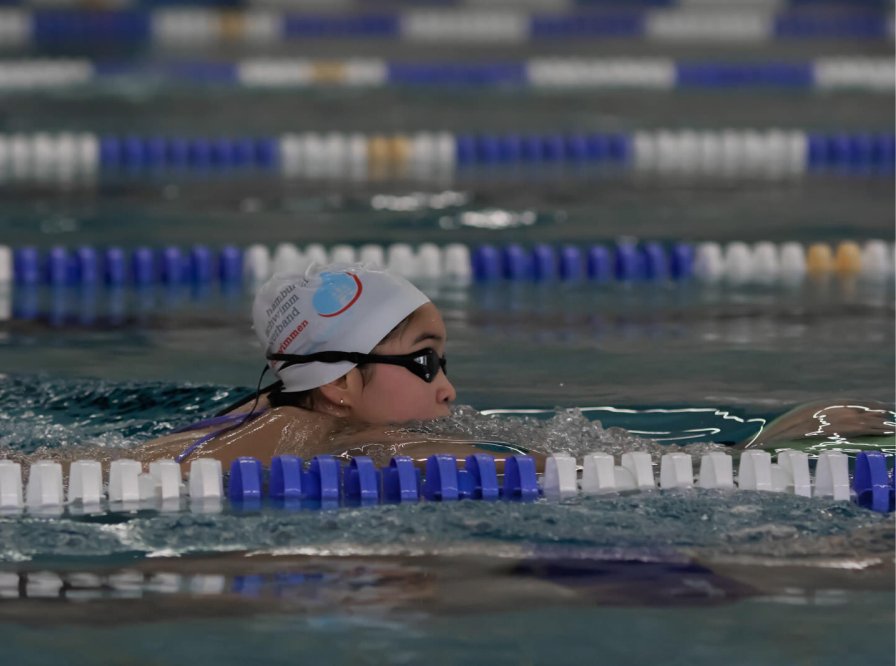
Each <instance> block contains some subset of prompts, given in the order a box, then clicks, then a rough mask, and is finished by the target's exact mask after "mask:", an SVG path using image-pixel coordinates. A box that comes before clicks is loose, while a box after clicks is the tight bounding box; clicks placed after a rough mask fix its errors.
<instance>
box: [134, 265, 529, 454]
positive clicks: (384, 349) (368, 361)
mask: <svg viewBox="0 0 896 666" xmlns="http://www.w3.org/2000/svg"><path fill="white" fill-rule="evenodd" d="M252 318H253V325H254V329H255V332H256V334H257V335H258V338H259V340H260V341H261V344H262V347H263V349H264V353H265V358H266V360H267V364H268V367H269V368H270V369H271V370H273V372H274V374H275V375H276V377H277V379H278V381H277V382H275V383H274V384H272V385H271V386H269V387H267V388H265V389H262V390H259V391H257V392H256V393H255V394H253V396H251V397H250V398H249V399H246V400H242V401H240V402H239V403H238V404H236V405H233V406H231V407H230V408H227V409H225V410H223V411H222V412H221V413H219V414H218V415H217V416H215V417H212V418H210V419H207V420H205V421H200V422H199V423H196V424H193V425H191V426H187V427H186V428H182V429H180V430H178V431H175V432H174V433H173V434H171V435H167V436H164V437H161V438H159V439H156V440H153V441H151V442H148V443H147V444H145V445H144V446H143V447H142V449H141V451H140V457H141V458H142V459H143V460H144V461H151V460H158V459H163V458H168V459H170V458H173V459H175V460H176V461H178V462H189V461H191V460H193V459H196V458H199V457H211V458H217V459H218V460H221V461H222V462H223V463H225V464H229V463H230V462H231V461H232V460H234V459H235V458H237V457H239V456H252V457H255V458H258V459H260V460H261V461H262V463H263V464H265V465H268V464H270V461H271V458H272V457H274V456H278V455H284V454H291V455H297V456H300V457H303V458H305V459H306V460H307V459H310V458H311V457H313V456H315V455H319V454H335V455H339V456H342V457H349V456H355V455H367V456H370V457H371V458H373V459H374V461H375V462H376V463H377V464H378V465H385V464H387V463H388V461H389V459H390V458H391V457H392V456H393V455H399V454H401V455H408V456H411V457H412V458H414V459H415V460H416V461H418V463H422V462H423V461H425V459H426V458H427V457H429V456H430V455H433V454H435V453H448V454H453V455H455V456H457V457H458V458H464V457H466V456H467V455H470V454H472V453H477V452H483V453H489V454H490V455H493V456H495V457H496V462H497V463H498V464H499V465H501V464H502V463H503V458H504V457H506V456H511V455H516V454H519V453H527V452H526V451H523V450H522V449H518V448H515V447H511V446H507V447H504V449H506V450H503V451H501V452H499V453H497V454H496V452H495V446H494V445H491V444H490V445H486V446H484V447H480V446H477V443H476V442H471V441H462V440H461V441H459V440H452V439H445V438H442V439H438V438H434V437H432V436H429V435H425V434H423V433H420V432H414V431H413V430H412V429H408V428H402V427H401V424H405V423H409V422H415V421H426V420H431V419H437V418H440V417H445V416H448V414H449V413H450V410H451V403H452V402H453V401H454V399H455V397H456V393H455V390H454V386H453V385H452V384H451V381H450V380H449V379H448V375H447V374H446V372H447V362H446V357H445V345H446V343H447V332H446V330H445V323H444V321H443V320H442V316H441V314H440V313H439V310H438V308H437V307H436V306H435V305H434V304H433V303H432V302H431V301H430V300H429V298H427V297H426V295H424V294H423V292H421V291H420V290H419V289H417V288H416V287H415V286H413V285H412V284H411V283H410V282H408V281H407V280H405V279H404V278H401V277H398V276H396V275H392V274H390V273H388V272H387V271H385V270H383V269H379V268H374V267H371V266H367V265H363V264H334V265H330V266H319V265H316V264H315V265H312V266H311V267H309V269H308V270H307V271H306V272H305V274H304V275H289V274H278V275H275V276H273V277H272V278H271V279H270V280H268V281H267V282H266V283H265V284H264V285H263V286H262V287H261V288H260V289H259V291H258V293H257V294H256V296H255V301H254V304H253V307H252ZM266 369H267V368H266ZM260 386H261V381H260V380H259V387H260ZM499 448H500V447H499ZM539 458H540V457H539ZM539 462H540V461H539Z"/></svg>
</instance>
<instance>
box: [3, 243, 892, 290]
mask: <svg viewBox="0 0 896 666" xmlns="http://www.w3.org/2000/svg"><path fill="white" fill-rule="evenodd" d="M894 253H896V248H894V246H893V245H892V244H888V243H887V242H885V241H883V240H869V241H866V242H865V243H863V244H861V245H860V244H859V243H856V242H854V241H842V242H840V243H838V244H837V245H836V246H831V245H829V244H828V243H823V242H818V243H812V244H810V245H808V247H807V246H804V245H803V244H801V243H797V242H784V243H771V242H768V241H762V242H758V243H755V244H748V243H745V242H742V241H732V242H729V243H727V244H724V245H722V244H719V243H715V242H701V243H688V242H674V243H660V242H656V241H649V240H648V241H641V242H639V241H636V240H630V239H624V240H619V241H616V242H615V243H606V244H600V243H595V244H587V245H582V244H573V243H567V244H562V245H550V244H546V243H536V244H534V245H531V246H524V245H521V244H518V243H508V244H506V245H503V246H497V245H489V244H485V245H478V246H473V247H470V246H467V245H465V244H462V243H449V244H447V245H445V246H439V245H436V244H435V243H422V244H420V245H418V246H416V247H415V246H412V245H410V244H408V243H393V244H391V245H388V246H382V245H377V244H365V245H361V246H352V245H347V244H338V245H334V246H332V247H330V248H327V247H325V246H324V245H322V244H318V243H311V244H309V245H306V246H304V247H303V248H299V246H297V245H295V244H293V243H280V244H278V245H277V246H276V247H275V248H274V250H273V252H271V250H270V249H269V248H268V246H266V245H262V244H258V243H256V244H253V245H250V246H249V247H247V248H245V249H243V248H239V247H237V246H234V245H225V246H223V247H221V248H219V249H213V248H212V247H210V246H208V245H203V244H197V245H193V246H190V247H189V248H182V247H180V246H177V245H168V246H164V247H162V248H153V247H149V246H139V247H136V248H133V249H131V250H125V249H124V248H122V247H118V246H108V247H101V248H97V247H93V246H88V245H83V246H79V247H76V248H73V249H69V248H67V247H64V246H54V247H51V248H49V249H47V250H40V249H38V248H37V247H34V246H22V247H17V248H15V249H11V248H9V247H7V246H3V245H0V285H4V284H10V285H13V286H15V287H16V288H19V289H27V288H36V287H39V286H42V285H49V286H51V287H58V288H68V287H82V288H96V287H103V286H105V287H111V288H121V287H126V286H133V287H136V288H142V287H150V286H153V285H169V286H179V285H194V286H203V285H205V286H208V285H214V284H219V285H221V286H222V287H230V288H236V289H241V288H242V287H243V286H244V285H245V286H247V288H249V289H252V288H254V286H255V285H258V284H261V283H262V282H263V281H265V280H266V279H267V278H268V277H270V276H271V275H273V274H274V273H287V272H288V273H302V272H304V271H305V270H306V269H307V267H308V266H310V265H311V264H312V263H315V262H316V263H319V264H327V263H334V262H335V263H354V262H358V261H360V262H364V263H368V264H374V265H379V266H383V267H386V268H388V269H389V270H390V271H392V272H394V273H397V274H399V275H402V276H404V277H406V278H408V279H410V280H413V281H418V282H427V281H446V282H449V283H452V284H456V285H465V284H469V283H471V282H476V283H490V282H496V281H516V282H552V281H562V282H577V281H585V282H591V283H594V284H602V283H611V282H656V283H665V282H669V281H683V280H691V279H696V280H699V281H701V282H707V283H715V282H726V283H729V284H734V285H745V284H760V285H773V284H777V283H783V284H798V283H799V282H801V281H802V280H803V279H805V278H806V277H807V276H808V277H824V276H829V275H837V276H840V277H844V278H846V277H858V278H861V279H866V280H874V281H886V280H888V279H892V275H893V270H894V263H896V262H894Z"/></svg>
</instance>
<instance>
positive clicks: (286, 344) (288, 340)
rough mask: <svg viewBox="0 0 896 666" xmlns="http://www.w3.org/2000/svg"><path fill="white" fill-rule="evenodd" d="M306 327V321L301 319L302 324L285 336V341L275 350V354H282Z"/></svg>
mask: <svg viewBox="0 0 896 666" xmlns="http://www.w3.org/2000/svg"><path fill="white" fill-rule="evenodd" d="M306 326H308V320H307V319H303V320H302V323H301V324H299V325H298V326H296V327H295V329H293V331H292V333H290V334H289V335H287V336H286V339H285V340H284V341H283V342H282V343H281V344H280V346H279V347H278V348H277V353H278V354H282V353H283V351H284V350H285V349H286V348H287V347H289V345H291V344H292V341H293V340H295V339H296V338H297V337H299V334H300V333H301V332H302V331H304V330H305V327H306Z"/></svg>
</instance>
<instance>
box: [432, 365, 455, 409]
mask: <svg viewBox="0 0 896 666" xmlns="http://www.w3.org/2000/svg"><path fill="white" fill-rule="evenodd" d="M436 381H437V382H438V383H439V386H438V388H437V389H436V400H437V401H438V402H439V404H441V403H445V404H446V405H448V404H451V403H452V402H454V400H455V398H457V391H455V390H454V384H452V383H451V380H450V379H448V375H446V374H445V373H444V372H440V373H439V375H438V377H436Z"/></svg>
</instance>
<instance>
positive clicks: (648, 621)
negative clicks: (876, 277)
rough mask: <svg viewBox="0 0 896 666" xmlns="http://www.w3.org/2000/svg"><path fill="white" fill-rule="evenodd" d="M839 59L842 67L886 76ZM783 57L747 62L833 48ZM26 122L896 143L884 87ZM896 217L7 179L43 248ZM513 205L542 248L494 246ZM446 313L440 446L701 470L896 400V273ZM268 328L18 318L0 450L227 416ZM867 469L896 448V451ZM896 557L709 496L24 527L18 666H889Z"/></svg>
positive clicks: (686, 232)
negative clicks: (61, 184)
mask: <svg viewBox="0 0 896 666" xmlns="http://www.w3.org/2000/svg"><path fill="white" fill-rule="evenodd" d="M835 46H836V48H835V47H832V46H830V45H828V46H826V47H825V48H827V49H833V51H832V52H834V53H841V52H857V51H862V49H860V48H858V47H856V45H850V46H848V47H842V49H841V48H840V47H839V46H837V45H835ZM340 48H342V47H340ZM558 48H561V49H563V48H565V47H563V46H562V45H561V46H559V47H558ZM606 48H607V49H608V51H607V52H608V53H609V52H614V49H616V48H619V47H617V46H613V45H609V46H607V47H606ZM763 48H765V47H763ZM773 48H774V49H775V51H774V52H773V53H765V52H763V53H758V52H751V53H749V54H747V56H748V57H754V58H758V57H762V56H763V54H765V57H772V56H774V57H782V58H785V59H786V58H787V57H791V56H794V57H795V56H796V55H803V56H804V55H806V54H805V53H804V52H801V51H800V49H803V51H804V50H805V49H806V48H808V47H805V46H803V47H793V46H789V47H782V46H780V45H775V46H774V47H773ZM678 52H679V54H680V55H687V49H686V48H684V47H682V48H680V49H679V51H678ZM862 52H868V53H873V52H875V51H874V49H872V50H871V51H862ZM481 53H482V54H484V55H488V52H486V51H482V52H481ZM437 55H438V53H437V52H434V53H433V54H432V56H433V57H436V56H437ZM473 55H475V54H473ZM492 55H493V53H492ZM3 101H4V108H3V113H2V115H0V130H2V131H4V132H13V131H38V130H57V129H66V130H77V131H82V130H93V131H112V132H130V131H133V132H135V133H151V132H154V131H158V132H184V133H199V132H201V131H207V132H212V133H214V132H220V133H227V134H233V133H236V132H237V131H238V130H239V131H247V132H248V131H251V132H257V133H271V134H275V133H279V132H282V131H301V130H305V129H314V130H327V129H335V130H339V131H368V130H370V131H373V130H376V131H415V130H418V129H447V130H452V131H485V130H488V131H498V130H501V131H504V130H505V129H506V130H516V131H542V130H544V129H545V128H548V129H552V130H566V129H570V130H582V131H584V130H589V129H591V130H595V131H597V130H600V131H609V130H614V131H617V130H627V129H632V128H639V127H643V128H652V127H671V128H675V127H696V128H698V129H699V128H718V127H729V126H730V127H756V128H760V129H761V128H766V127H800V128H804V129H817V130H822V131H836V130H852V129H865V130H869V131H881V130H888V129H889V128H891V126H892V118H893V100H892V99H891V98H888V97H887V96H876V95H865V94H854V93H844V94H840V95H831V96H827V95H816V94H804V93H795V94H777V93H775V94H771V93H767V92H766V93H757V94H750V95H747V94H740V93H733V94H729V93H719V94H702V93H701V94H689V93H673V94H669V95H668V96H665V95H664V96H662V97H660V96H658V95H653V94H632V93H622V92H609V93H601V94H595V95H577V94H572V93H564V94H557V95H535V96H530V95H524V94H519V93H513V94H507V93H502V92H500V91H479V92H477V93H464V94H453V93H413V92H407V91H406V92H389V93H379V92H375V93H372V94H371V93H366V92H358V91H352V92H345V91H339V92H332V93H330V92H320V91H316V92H310V93H308V94H303V95H294V94H268V95H261V96H259V97H253V96H252V95H248V94H245V93H242V94H233V95H230V94H225V93H222V92H220V91H217V92H215V93H214V94H207V93H206V92H197V91H175V92H174V93H172V92H171V91H158V90H154V89H138V90H129V89H125V90H86V91H84V90H82V91H78V92H77V93H72V94H58V95H57V94H51V95H17V96H12V97H10V98H8V99H4V100H3ZM256 102H257V103H258V106H256V107H252V105H253V104H255V103H256ZM250 107H251V108H250ZM359 109H363V110H364V112H363V113H359V112H358V110H359ZM893 195H894V184H893V182H892V181H887V180H886V179H865V178H861V177H855V178H844V177H837V176H831V177H818V178H809V179H806V180H799V181H792V182H779V183H772V182H765V181H762V180H750V181H744V182H741V181H692V180H682V181H675V180H659V179H657V180H639V179H631V178H613V177H606V178H601V179H597V180H594V179H589V178H579V179H576V178H570V177H569V174H563V173H555V172H551V171H550V170H548V171H544V172H534V173H530V174H527V175H526V178H518V177H514V178H507V177H506V175H505V176H502V174H500V173H499V174H495V173H469V174H464V175H462V177H460V178H458V179H457V181H456V182H451V183H443V184H432V183H395V184H384V183H371V184H366V185H353V186H347V185H344V184H338V183H326V182H321V183H296V182H290V181H281V180H273V181H272V180H261V179H258V178H246V179H233V178H222V179H217V180H215V179H213V180H210V181H205V180H188V179H177V178H161V179H156V180H152V181H149V182H134V181H128V180H127V179H123V180H120V181H117V182H105V183H102V184H100V185H99V186H98V187H97V188H96V189H72V190H62V189H58V188H55V187H53V188H47V187H43V186H27V187H26V186H22V187H5V186H4V187H0V230H2V234H3V235H2V242H3V243H5V244H9V245H10V246H13V247H15V246H19V245H24V244H34V245H37V246H40V247H42V248H47V247H49V246H51V245H54V244H64V245H67V246H70V247H73V246H76V245H78V244H81V243H90V244H94V245H97V246H100V245H104V244H108V243H116V244H121V245H124V246H126V247H133V246H135V245H137V244H144V243H145V244H151V245H154V246H159V245H161V244H163V243H168V242H170V243H179V244H181V245H188V244H191V243H196V242H204V243H209V244H211V245H220V244H223V243H235V244H239V245H248V244H249V243H253V242H263V243H267V244H269V245H271V246H273V245H275V244H276V243H279V242H283V241H291V242H297V243H300V244H306V243H309V242H321V243H325V244H333V243H337V242H350V243H357V244H360V243H364V242H371V241H375V242H381V243H386V242H396V241H406V242H413V243H417V242H423V241H433V242H436V243H440V244H444V243H448V242H454V241H458V242H466V243H470V244H471V245H475V244H477V243H481V242H490V243H495V244H501V243H505V242H510V241H511V240H512V241H515V242H522V243H533V242H537V241H544V242H555V243H560V242H568V241H569V242H580V243H584V242H592V241H595V242H612V241H613V240H615V239H616V238H618V237H620V236H633V237H638V238H645V239H647V238H649V239H658V240H680V239H684V240H690V241H700V240H716V241H722V242H724V241H730V240H744V241H748V242H755V241H759V240H772V241H776V242H783V241H789V240H796V241H800V242H803V243H807V244H808V243H811V242H816V241H825V242H838V241H840V240H842V239H853V240H857V241H863V240H867V239H872V238H882V239H884V240H887V241H889V242H892V241H893V238H894V235H893V226H892V223H893V212H894V211H893ZM493 210H500V211H505V212H508V213H510V214H511V215H510V218H511V219H515V220H517V221H518V222H519V223H518V224H515V225H512V226H508V227H506V228H503V229H483V228H480V227H476V226H475V225H474V224H472V223H471V220H475V219H476V215H477V214H481V213H486V212H488V211H493ZM523 220H526V221H527V222H525V223H522V222H521V221H523ZM424 288H425V289H426V290H427V292H428V293H430V294H431V295H432V296H433V298H434V299H435V300H436V302H437V303H438V304H439V306H440V307H441V309H442V311H443V312H444V314H445V318H446V322H447V326H448V333H449V342H448V356H449V359H450V360H449V371H450V373H451V378H452V380H453V381H454V382H455V383H456V385H457V388H458V408H457V409H456V411H455V414H454V415H453V416H452V417H451V418H450V419H448V420H447V421H446V422H443V423H439V424H435V425H430V426H429V427H430V428H431V429H432V430H433V431H434V432H436V433H460V434H464V435H468V436H472V437H476V438H480V439H489V440H502V441H510V442H513V443H517V444H519V445H522V446H526V447H531V448H534V449H538V450H543V451H564V450H565V451H570V452H573V453H575V454H578V455H581V454H583V453H586V452H589V451H593V450H597V449H600V450H605V451H609V452H612V453H615V454H619V453H622V452H624V451H631V450H646V451H649V452H651V453H652V454H653V455H654V459H657V457H658V455H659V454H661V453H663V452H667V451H670V450H677V448H676V447H679V446H681V447H684V448H683V450H685V451H687V452H690V453H692V454H694V455H695V456H698V455H699V454H700V453H702V452H705V451H708V450H720V449H721V450H727V451H731V450H732V449H731V448H730V447H731V446H732V445H733V444H735V443H736V442H739V441H743V440H745V439H749V438H750V437H752V436H753V435H755V434H756V432H757V430H758V429H759V428H761V427H764V425H765V424H766V423H768V422H769V421H771V420H772V419H774V418H775V417H776V416H778V415H780V414H782V413H784V412H786V411H787V410H788V409H790V408H792V407H794V406H796V405H800V404H803V403H806V402H810V401H816V400H830V401H831V402H832V403H838V402H839V401H840V400H848V401H850V402H853V401H856V402H860V403H861V402H862V401H871V400H875V401H883V402H885V403H887V404H889V405H892V404H893V403H894V398H896V395H894V386H893V377H894V373H896V354H894V346H896V334H894V326H893V321H894V313H896V309H894V288H893V283H892V279H888V280H884V281H881V282H869V281H863V280H852V279H840V278H833V277H832V278H830V279H820V280H807V281H806V282H805V283H803V284H800V285H798V286H796V287H790V288H784V287H782V286H781V285H775V284H770V285H750V286H736V285H731V284H725V283H722V284H719V285H711V286H705V285H704V286H701V285H695V284H691V285H667V284H664V285H653V284H633V285H614V286H607V287H601V288H595V286H593V285H589V284H578V285H554V284H542V285H528V284H527V285H509V284H497V285H490V286H477V287H471V288H468V289H467V288H464V289H458V288H451V287H446V286H445V285H438V284H433V285H424ZM248 303H249V296H248V295H247V294H242V293H218V292H216V291H215V290H211V291H207V292H196V291H194V290H191V289H188V288H183V289H156V290H149V291H145V292H140V293H134V292H121V293H118V292H106V291H98V292H95V293H89V292H83V291H78V290H60V291H55V292H54V291H49V290H44V289H42V290H37V291H35V292H34V293H28V292H22V291H17V292H14V293H9V294H6V293H0V305H4V307H0V312H6V311H8V312H9V313H10V316H9V317H8V318H7V319H4V320H3V321H0V373H2V375H0V453H2V454H3V455H10V456H12V457H15V458H20V459H23V460H26V461H27V460H33V459H35V458H39V457H42V456H59V457H65V458H71V457H78V456H80V455H87V454H90V455H100V456H109V457H114V456H120V455H126V454H128V452H129V451H131V450H132V449H134V448H135V447H137V446H139V445H140V443H141V442H143V441H145V440H146V439H148V438H150V437H153V436H156V435H160V434H164V433H167V432H170V431H171V430H172V429H174V428H176V427H178V426H180V425H183V424H185V423H188V422H190V421H192V420H194V419H196V418H199V417H201V416H203V415H206V414H208V413H210V412H214V411H216V410H217V409H218V408H220V407H221V406H223V405H225V404H228V403H229V402H231V401H232V400H234V399H235V398H236V397H238V396H240V395H242V394H244V393H245V392H247V391H249V390H250V389H251V388H252V387H253V384H254V382H255V381H256V378H257V375H258V372H259V371H260V369H261V363H260V354H259V350H258V348H257V345H256V342H255V338H254V335H253V334H252V332H251V330H250V329H249V321H248ZM695 433H696V435H695ZM838 446H839V447H840V448H844V449H846V450H848V451H851V452H852V451H854V450H857V449H859V448H860V446H859V445H858V444H855V445H838ZM869 446H870V447H871V448H876V449H878V450H883V451H884V452H885V453H887V454H892V451H893V448H894V447H893V441H892V438H889V439H886V438H883V441H879V442H876V443H872V444H871V445H869ZM893 537H894V534H893V521H892V516H889V517H887V516H881V515H878V514H875V513H872V512H870V511H867V510H865V509H862V508H859V507H857V506H855V505H853V504H850V503H845V502H843V503H835V502H832V501H828V500H823V499H807V498H800V497H795V496H790V495H779V494H767V493H751V492H737V493H723V492H713V491H703V490H694V491H688V492H651V493H633V494H622V495H618V496H603V497H596V498H586V497H579V498H574V499H570V500H566V501H564V502H549V501H547V500H539V501H538V502H535V503H528V504H521V503H495V504H486V503H476V502H462V503H458V504H454V505H447V504H446V505H437V504H419V505H415V506H379V507H367V508H364V509H361V508H348V509H343V510H337V511H321V510H310V509H306V510H301V511H284V510H282V509H276V508H274V507H270V506H265V507H263V508H262V509H260V510H259V511H255V512H236V511H233V510H230V509H227V510H223V511H222V512H220V513H202V512H199V511H192V510H189V509H188V507H184V510H183V511H181V512H178V513H171V514H166V513H158V512H154V511H140V512H133V513H128V512H118V513H114V512H113V513H108V514H103V515H93V516H92V515H86V516H85V515H76V514H74V513H66V514H65V515H62V516H58V517H47V516H38V515H30V514H29V515H23V516H2V517H0V641H2V645H3V646H4V647H3V656H4V658H5V660H8V661H9V663H16V664H45V663H59V662H61V661H65V662H67V663H73V664H78V663H84V664H87V663H128V664H141V663H146V664H153V663H160V662H164V663H185V662H187V661H189V662H190V663H195V662H197V661H201V662H205V661H208V662H212V661H215V662H219V663H236V662H238V661H239V662H245V661H257V660H263V661H265V662H266V663H286V662H289V663H294V662H296V661H297V660H298V661H302V660H312V659H313V660H317V661H324V662H325V663H353V664H354V663H400V664H401V663H403V664H417V663H421V662H423V661H427V662H431V663H436V664H439V663H446V664H447V663H458V662H469V663H482V662H485V661H488V662H491V663H513V664H516V663H547V662H550V663H560V664H562V663H570V664H573V663H575V664H581V663H594V662H596V661H601V662H604V663H614V664H616V663H619V664H626V663H631V664H642V663H645V662H647V661H648V660H662V661H664V662H668V663H671V664H677V663H687V664H719V663H720V662H721V663H732V664H755V663H763V664H794V663H797V664H842V663H844V662H849V663H851V662H853V661H858V660H863V661H865V662H866V663H891V662H892V657H893V644H892V626H893V622H894V613H893V557H892V554H893V548H894V540H893ZM160 649H164V650H165V652H160Z"/></svg>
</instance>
